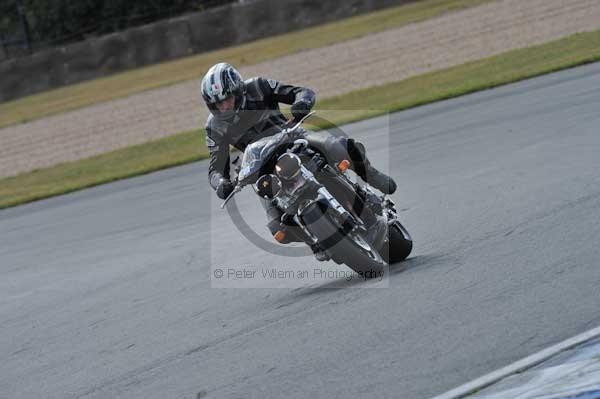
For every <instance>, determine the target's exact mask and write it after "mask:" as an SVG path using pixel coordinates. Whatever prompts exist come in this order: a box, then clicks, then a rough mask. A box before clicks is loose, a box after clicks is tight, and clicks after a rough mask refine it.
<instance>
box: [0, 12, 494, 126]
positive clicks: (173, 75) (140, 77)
mask: <svg viewBox="0 0 600 399" xmlns="http://www.w3.org/2000/svg"><path fill="white" fill-rule="evenodd" d="M489 1H491V0H420V1H418V2H416V3H411V4H407V5H403V6H399V7H394V8H389V9H384V10H381V11H376V12H373V13H369V14H363V15H359V16H356V17H352V18H347V19H344V20H341V21H337V22H332V23H329V24H325V25H321V26H317V27H314V28H309V29H304V30H301V31H296V32H291V33H287V34H284V35H279V36H275V37H270V38H266V39H262V40H257V41H254V42H251V43H247V44H243V45H239V46H234V47H229V48H226V49H222V50H217V51H211V52H207V53H202V54H199V55H195V56H190V57H186V58H182V59H179V60H175V61H170V62H165V63H161V64H157V65H152V66H148V67H145V68H139V69H135V70H131V71H128V72H123V73H120V74H117V75H113V76H110V77H106V78H100V79H96V80H92V81H88V82H83V83H79V84H75V85H71V86H66V87H63V88H59V89H55V90H51V91H47V92H43V93H40V94H35V95H31V96H28V97H24V98H21V99H18V100H15V101H10V102H6V103H3V104H0V128H2V127H5V126H9V125H12V124H16V123H22V122H28V121H31V120H34V119H38V118H41V117H43V116H47V115H51V114H56V113H60V112H65V111H68V110H73V109H76V108H80V107H84V106H88V105H92V104H96V103H100V102H104V101H109V100H113V99H116V98H122V97H126V96H128V95H131V94H135V93H139V92H142V91H145V90H149V89H154V88H157V87H161V86H167V85H171V84H174V83H178V82H182V81H186V80H191V79H198V77H199V76H201V75H202V73H203V72H204V71H206V70H208V68H209V67H210V66H211V65H213V64H214V63H216V62H219V61H222V60H227V61H228V62H230V63H232V64H234V65H236V66H244V65H252V64H257V63H259V62H263V61H267V60H271V59H275V58H278V57H281V56H284V55H289V54H293V53H297V52H299V51H302V50H306V49H313V48H319V47H324V46H327V45H331V44H335V43H340V42H343V41H346V40H350V39H354V38H357V37H361V36H365V35H367V34H371V33H377V32H382V31H385V30H388V29H393V28H398V27H401V26H404V25H407V24H410V23H414V22H419V21H424V20H426V19H429V18H433V17H436V16H439V15H442V14H444V13H448V12H453V11H457V10H460V9H464V8H468V7H474V6H477V5H480V4H482V3H485V2H489Z"/></svg>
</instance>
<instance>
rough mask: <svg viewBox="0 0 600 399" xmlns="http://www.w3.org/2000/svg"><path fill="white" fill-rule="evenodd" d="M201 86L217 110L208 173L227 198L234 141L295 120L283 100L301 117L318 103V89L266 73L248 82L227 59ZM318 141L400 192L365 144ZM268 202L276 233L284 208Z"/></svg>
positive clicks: (210, 126) (382, 186) (378, 183)
mask: <svg viewBox="0 0 600 399" xmlns="http://www.w3.org/2000/svg"><path fill="white" fill-rule="evenodd" d="M201 90H202V98H203V99H204V101H205V103H206V105H207V107H208V109H209V110H210V112H211V115H209V117H208V120H207V122H206V144H207V146H208V150H209V152H210V165H209V167H208V176H209V181H210V185H211V186H212V188H213V189H214V190H215V191H216V192H217V196H218V197H219V198H221V199H225V198H227V197H228V196H229V194H231V192H232V191H233V189H234V185H233V183H232V182H231V181H230V175H229V164H230V160H229V146H230V145H231V146H233V147H235V148H237V149H238V150H240V151H244V149H245V148H246V146H248V145H249V144H251V143H253V142H254V141H256V140H259V139H261V138H263V137H267V136H271V135H273V134H275V133H278V132H279V131H280V129H282V128H285V127H286V125H287V124H288V122H289V121H288V120H287V119H286V118H285V116H284V115H283V114H282V113H281V111H280V109H279V103H285V104H291V109H290V111H291V114H292V116H293V121H295V122H297V121H299V120H300V119H302V117H304V116H305V115H307V114H308V113H309V112H310V110H311V108H312V107H313V106H314V104H315V93H314V92H313V91H312V90H310V89H308V88H304V87H299V86H292V85H287V84H284V83H280V82H278V81H276V80H273V79H265V78H262V77H257V78H252V79H248V80H246V81H244V80H242V77H241V75H240V73H239V72H238V71H237V70H236V69H235V68H234V67H233V66H231V65H229V64H227V63H219V64H216V65H214V66H212V67H211V68H210V69H209V70H208V72H207V73H206V75H205V76H204V78H203V79H202V84H201ZM304 132H305V134H306V137H307V138H308V137H316V134H315V133H310V132H306V131H304ZM317 140H321V141H322V142H324V143H325V146H326V148H328V149H329V150H330V153H337V154H346V155H348V156H349V158H350V161H351V166H350V167H351V169H353V170H354V171H355V172H356V174H357V175H359V176H360V177H361V178H362V179H363V180H365V181H366V182H368V183H369V184H370V185H371V186H373V187H375V188H376V189H378V190H380V191H381V192H383V193H385V194H392V193H393V192H394V191H396V183H395V182H394V181H393V180H392V178H390V177H389V176H387V175H385V174H383V173H381V172H379V171H378V170H377V169H375V168H374V167H373V166H372V165H371V164H370V162H369V160H368V159H367V158H366V155H365V148H364V145H362V144H361V143H359V142H357V141H355V140H353V139H348V138H346V137H340V138H337V137H334V136H331V135H328V136H327V137H326V138H325V139H317ZM309 141H310V140H309ZM348 156H346V157H345V158H347V157H348ZM342 157H343V155H340V156H338V158H341V159H343V158H342ZM341 159H340V160H341ZM263 206H264V207H265V209H266V211H267V217H268V218H269V223H268V224H267V226H268V228H269V230H270V231H271V234H273V235H275V234H276V233H277V231H278V230H280V222H281V220H280V219H281V216H282V213H281V212H280V211H279V210H278V209H277V208H275V207H274V206H273V205H272V204H271V202H270V201H266V200H263ZM296 240H297V239H291V240H287V242H290V241H296ZM280 242H283V243H286V241H280Z"/></svg>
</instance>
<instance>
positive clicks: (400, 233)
mask: <svg viewBox="0 0 600 399" xmlns="http://www.w3.org/2000/svg"><path fill="white" fill-rule="evenodd" d="M388 234H389V241H388V242H386V243H384V244H383V245H382V247H381V248H380V251H379V252H380V253H381V256H382V257H383V259H384V260H385V261H386V262H388V263H390V264H391V263H397V262H401V261H403V260H404V259H406V258H407V257H408V255H410V252H411V251H412V247H413V242H412V238H411V236H410V234H409V233H408V231H407V230H406V229H405V228H404V226H402V224H401V223H400V222H398V221H396V222H394V223H392V224H391V225H390V226H389V233H388Z"/></svg>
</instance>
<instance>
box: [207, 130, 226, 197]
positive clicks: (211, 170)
mask: <svg viewBox="0 0 600 399" xmlns="http://www.w3.org/2000/svg"><path fill="white" fill-rule="evenodd" d="M206 146H207V147H208V151H209V153H210V163H209V165H208V180H209V182H210V186H211V187H212V188H213V189H214V190H215V191H217V193H219V189H221V191H222V190H223V187H222V185H223V184H224V181H226V182H228V181H229V144H228V143H227V142H225V140H223V139H222V136H221V135H219V134H218V133H216V132H214V131H213V130H212V129H211V128H210V126H207V127H206Z"/></svg>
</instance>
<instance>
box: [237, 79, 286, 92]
mask: <svg viewBox="0 0 600 399" xmlns="http://www.w3.org/2000/svg"><path fill="white" fill-rule="evenodd" d="M244 83H245V84H246V90H247V92H248V93H251V94H258V95H263V96H264V95H268V94H270V93H272V92H273V91H275V89H277V86H278V85H279V82H277V81H276V80H274V79H267V78H264V77H262V76H255V77H253V78H250V79H247V80H246V81H244Z"/></svg>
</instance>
